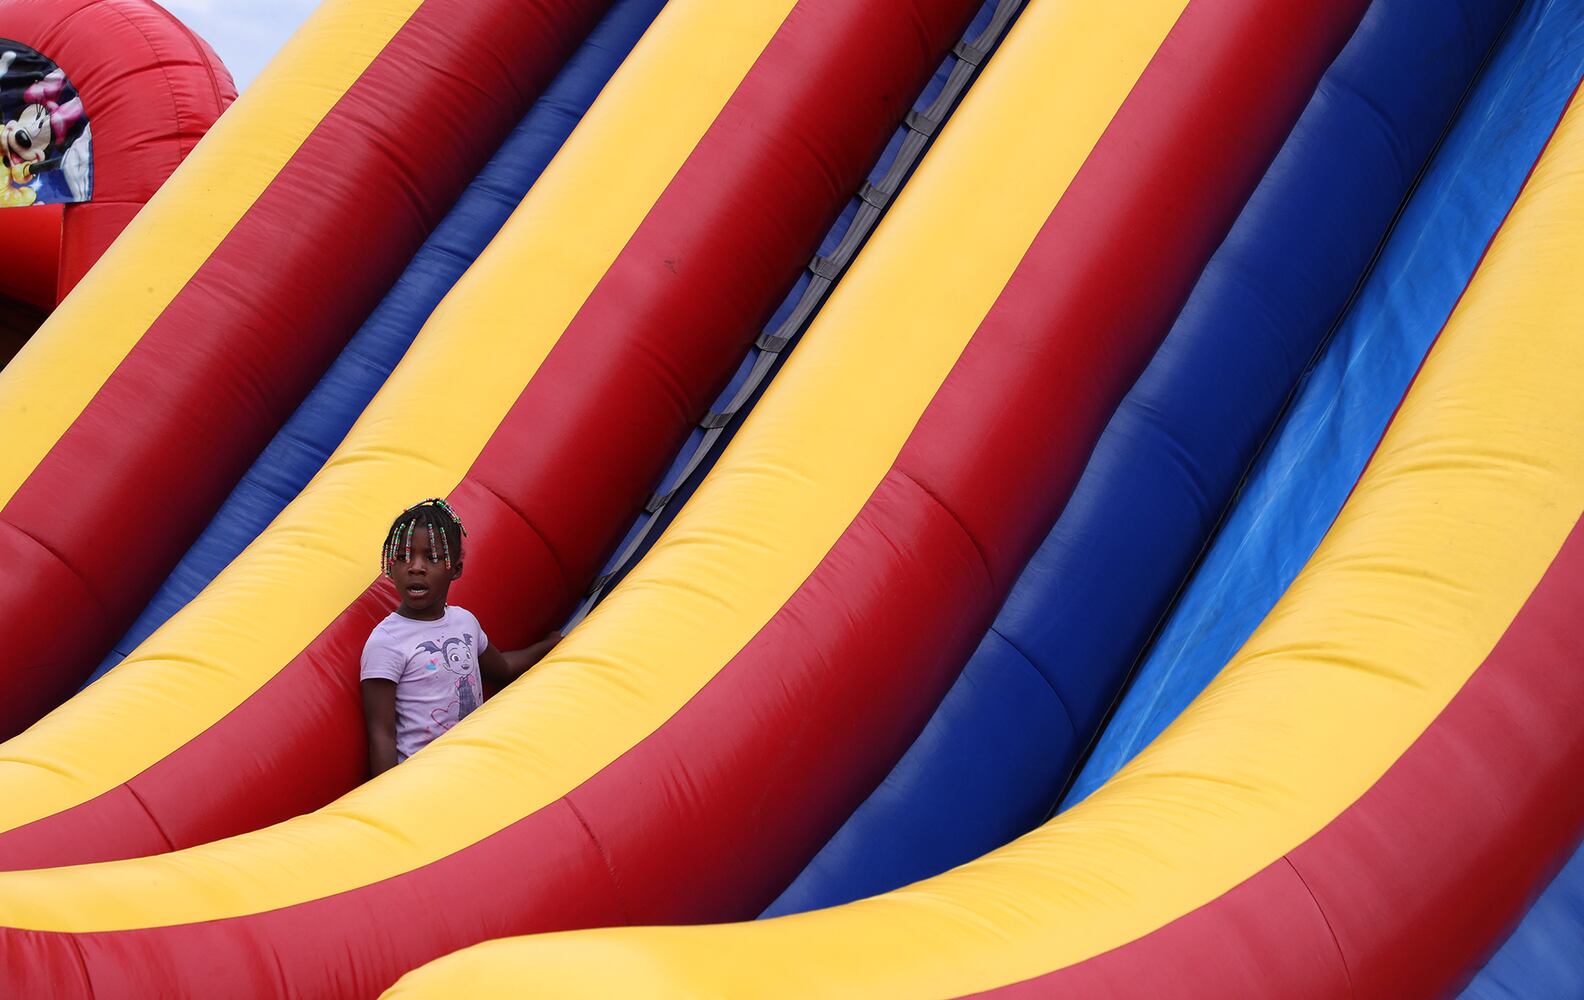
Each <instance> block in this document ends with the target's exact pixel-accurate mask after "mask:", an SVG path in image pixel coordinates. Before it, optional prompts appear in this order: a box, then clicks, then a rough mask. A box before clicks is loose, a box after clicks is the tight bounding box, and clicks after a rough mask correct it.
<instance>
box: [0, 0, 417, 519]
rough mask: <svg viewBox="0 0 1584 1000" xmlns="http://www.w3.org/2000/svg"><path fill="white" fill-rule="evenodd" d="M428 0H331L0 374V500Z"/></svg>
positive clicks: (14, 487) (7, 497)
mask: <svg viewBox="0 0 1584 1000" xmlns="http://www.w3.org/2000/svg"><path fill="white" fill-rule="evenodd" d="M421 2H422V0H327V2H325V3H324V4H323V5H322V6H320V8H319V9H318V11H316V12H315V13H314V15H313V17H312V18H310V19H309V21H308V23H307V24H306V25H305V26H304V27H303V28H302V30H301V31H299V32H298V33H297V35H296V37H295V38H294V39H293V41H292V42H291V43H290V44H289V45H287V47H286V48H285V49H283V50H282V52H281V54H280V55H279V56H277V57H276V58H275V59H274V61H272V62H271V63H270V65H269V67H268V68H267V69H266V70H265V72H264V74H263V75H262V76H261V77H260V78H259V80H258V81H257V82H256V83H255V84H254V85H253V86H251V87H249V88H248V89H247V92H246V93H244V94H243V95H242V96H241V97H240V98H239V99H238V100H237V102H236V103H235V104H234V105H232V107H231V108H230V109H229V110H228V111H227V112H226V113H225V114H224V115H222V116H221V117H220V120H219V121H218V122H216V123H215V126H214V128H212V129H211V130H210V131H209V134H208V135H207V136H205V137H204V139H203V140H202V141H201V142H200V143H199V144H198V146H197V148H196V149H194V150H193V152H192V155H190V156H189V157H188V158H187V160H186V161H185V162H184V163H183V164H182V165H181V166H180V167H178V168H177V170H176V172H175V173H174V174H173V175H172V176H171V178H170V180H169V181H167V182H166V183H165V185H164V186H163V187H161V188H160V190H159V191H158V192H157V193H156V194H155V196H154V197H153V198H151V199H150V200H149V203H148V205H147V206H146V207H145V208H144V209H143V211H141V212H139V213H138V215H137V217H136V218H135V219H134V220H133V221H132V224H131V225H130V226H129V227H127V230H126V232H125V233H123V234H122V235H121V238H120V239H118V240H116V242H115V243H114V245H112V246H111V248H110V250H109V251H108V252H107V253H106V254H105V256H104V258H103V259H102V261H101V262H100V265H99V266H97V267H95V268H94V269H93V270H92V271H90V272H89V274H88V276H87V278H85V279H84V280H83V282H82V284H81V285H80V286H78V288H77V289H76V290H75V291H74V292H73V293H72V294H71V295H69V296H68V297H67V298H66V300H65V301H64V302H62V303H61V305H60V308H59V309H57V310H56V311H55V313H54V315H52V316H51V317H50V318H49V320H48V321H46V322H45V324H44V326H43V328H42V329H41V330H40V331H39V332H38V333H37V334H35V335H34V337H33V339H32V340H30V341H29V342H28V344H27V346H26V347H25V348H23V350H22V353H21V354H19V355H17V357H16V360H14V361H13V362H12V363H11V364H10V365H8V366H7V367H6V368H5V370H4V371H3V372H0V427H3V428H5V432H4V433H3V434H0V507H4V506H5V505H6V503H8V502H9V501H10V499H11V497H12V496H13V495H14V494H15V493H16V491H17V489H18V488H20V487H21V485H22V483H23V482H25V481H26V480H27V478H28V476H30V475H32V473H33V469H34V468H35V467H36V466H37V465H38V464H39V462H41V461H42V460H43V458H44V456H45V455H47V454H48V453H49V451H50V449H51V448H53V447H54V446H55V442H56V441H58V440H59V439H60V437H61V435H62V434H64V433H66V429H67V428H68V427H70V426H71V425H72V422H73V421H75V420H76V419H77V417H78V415H79V414H80V413H82V411H83V409H84V407H86V406H87V405H88V402H89V400H91V399H93V397H94V396H95V395H96V394H97V393H98V392H99V389H100V387H101V386H103V385H104V383H105V380H106V379H108V378H109V377H110V374H111V372H113V371H115V369H116V366H117V365H119V364H120V363H121V362H122V360H123V359H124V358H125V357H126V356H127V354H128V353H129V352H130V351H131V350H132V348H133V346H134V345H135V344H137V342H138V339H139V338H140V337H142V336H143V334H144V332H145V331H146V330H147V329H148V328H149V326H150V325H151V324H152V323H153V322H154V320H155V319H157V318H158V317H159V315H160V314H161V313H162V312H164V311H165V308H166V307H167V306H169V305H170V303H171V301H172V300H174V299H175V298H176V295H177V294H178V293H179V292H180V291H181V290H182V288H183V287H184V286H185V285H186V284H187V282H188V280H190V279H191V278H192V276H193V275H194V274H196V273H197V272H198V269H199V268H200V267H201V266H202V265H203V263H204V261H206V260H208V259H209V255H210V254H211V253H213V252H214V249H215V248H216V247H218V246H219V245H220V242H221V241H222V240H223V239H225V237H226V234H227V233H229V232H230V231H231V229H232V227H233V226H235V225H236V223H237V221H238V220H240V219H241V218H242V216H243V215H245V214H246V213H247V210H248V209H249V208H250V207H252V205H253V203H254V202H255V201H256V200H257V199H258V197H259V195H260V194H262V193H263V191H264V189H265V188H266V187H268V186H269V183H270V181H272V180H274V179H275V175H276V174H278V173H280V171H281V168H282V167H284V166H285V165H286V163H287V161H289V160H290V159H291V158H292V156H293V154H295V153H296V152H297V148H298V147H299V146H301V145H302V143H303V140H305V139H307V138H308V136H309V135H310V134H311V133H312V132H313V130H314V128H315V127H317V126H318V124H319V122H320V121H321V120H322V119H323V118H324V116H325V115H326V114H328V113H329V112H330V110H331V109H332V108H334V107H335V105H336V102H338V101H339V100H341V98H342V96H343V95H345V93H346V92H347V90H348V89H349V88H350V87H351V86H352V84H353V83H354V82H356V80H357V79H358V77H359V76H361V75H362V73H363V71H364V70H365V69H367V68H368V66H369V64H370V63H372V62H373V61H374V59H375V57H376V56H378V55H379V54H380V52H382V51H383V50H384V49H385V46H386V44H387V43H389V42H390V40H391V39H392V38H393V37H394V36H395V35H396V32H397V31H398V30H399V29H400V28H401V27H402V25H404V24H406V23H407V20H408V18H409V17H411V15H412V14H413V12H414V11H416V10H417V9H418V7H419V5H420V4H421Z"/></svg>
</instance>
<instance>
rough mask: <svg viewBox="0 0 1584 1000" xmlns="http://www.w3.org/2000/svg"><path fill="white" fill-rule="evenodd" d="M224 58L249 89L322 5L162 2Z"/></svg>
mask: <svg viewBox="0 0 1584 1000" xmlns="http://www.w3.org/2000/svg"><path fill="white" fill-rule="evenodd" d="M159 3H160V5H161V6H162V7H164V8H165V9H166V10H168V11H170V12H171V13H172V14H175V15H176V16H177V17H179V18H181V19H182V21H183V22H184V23H185V24H186V25H187V27H189V28H191V29H193V30H194V31H196V32H198V34H200V35H202V36H203V37H204V39H205V40H206V41H207V42H208V43H209V44H210V45H212V46H214V49H215V51H216V52H218V53H220V59H221V61H222V62H224V63H225V64H226V68H227V69H229V70H230V71H231V75H232V77H234V78H235V79H236V84H237V90H238V91H241V90H244V89H246V88H247V85H248V84H250V83H252V82H253V78H254V77H256V76H258V74H259V71H260V70H262V69H263V68H264V66H265V64H267V63H268V62H269V61H270V58H271V57H272V56H274V55H275V53H276V51H277V50H279V49H280V47H281V46H282V45H285V44H286V40H287V39H288V38H290V37H291V36H292V33H293V32H295V31H296V30H297V28H298V27H299V26H301V25H302V23H303V21H305V20H307V18H308V15H309V14H311V13H313V10H314V8H315V7H317V6H319V0H159Z"/></svg>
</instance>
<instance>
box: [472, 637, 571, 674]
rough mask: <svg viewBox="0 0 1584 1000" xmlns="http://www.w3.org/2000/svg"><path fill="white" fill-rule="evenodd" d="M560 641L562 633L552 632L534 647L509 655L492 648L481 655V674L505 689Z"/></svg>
mask: <svg viewBox="0 0 1584 1000" xmlns="http://www.w3.org/2000/svg"><path fill="white" fill-rule="evenodd" d="M560 641H561V633H560V632H551V633H550V634H549V635H547V636H545V637H544V638H543V639H540V640H539V641H538V642H536V643H534V644H533V645H532V646H527V647H525V648H523V649H514V650H512V651H511V652H509V653H502V652H501V651H500V650H498V649H496V648H495V647H494V646H491V647H490V648H488V649H486V650H485V651H484V652H483V653H480V654H479V673H481V674H483V675H484V677H485V679H486V680H488V681H489V682H490V683H492V684H495V685H496V686H498V687H505V686H506V685H507V684H510V683H511V682H512V681H514V680H516V679H517V678H519V677H521V676H522V675H523V674H525V673H527V672H528V668H529V667H531V666H533V665H534V664H535V663H538V662H539V661H540V660H542V659H544V658H545V655H546V654H548V653H549V652H550V651H551V650H552V649H554V648H555V647H556V643H558V642H560Z"/></svg>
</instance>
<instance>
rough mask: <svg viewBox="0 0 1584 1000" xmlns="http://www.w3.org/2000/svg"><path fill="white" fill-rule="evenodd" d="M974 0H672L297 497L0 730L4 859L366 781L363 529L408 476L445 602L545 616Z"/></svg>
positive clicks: (777, 291)
mask: <svg viewBox="0 0 1584 1000" xmlns="http://www.w3.org/2000/svg"><path fill="white" fill-rule="evenodd" d="M977 7H978V4H977V3H971V2H965V0H929V2H927V3H919V2H915V0H888V2H887V3H883V4H875V3H866V4H859V5H854V4H850V3H846V2H844V0H808V2H805V3H802V4H797V5H794V4H792V3H790V2H787V3H784V4H779V5H774V6H760V5H755V6H753V7H751V8H741V9H736V8H733V11H734V12H723V11H722V10H721V9H720V8H719V7H718V5H713V4H709V3H706V2H703V0H689V2H687V3H680V2H673V3H671V4H670V5H668V6H667V8H666V9H665V11H664V13H663V15H662V16H661V17H660V18H659V19H658V20H657V21H656V23H655V24H654V26H653V27H652V28H651V29H650V30H649V31H648V32H647V33H646V34H645V36H644V38H643V41H642V44H640V45H639V46H638V48H637V49H636V50H635V51H634V53H633V54H632V56H631V57H630V58H629V59H628V60H627V61H626V63H625V64H624V65H623V67H622V69H621V71H620V72H619V73H617V75H616V77H615V78H614V79H613V80H612V81H611V83H610V84H609V85H608V86H607V87H606V88H605V90H604V92H603V93H602V94H601V96H600V99H599V100H598V102H597V103H596V104H595V106H594V107H593V108H592V109H591V110H590V112H589V114H588V116H587V117H586V118H585V119H584V120H583V122H582V124H581V125H580V126H579V127H578V129H577V130H576V132H575V133H574V135H573V136H572V138H571V140H570V141H569V143H568V145H567V146H566V147H565V148H564V149H563V150H562V152H561V153H560V154H559V155H558V156H557V157H556V159H555V161H554V162H553V163H552V164H551V166H550V167H549V169H548V170H547V171H546V172H545V174H544V175H543V176H542V177H541V178H540V180H539V182H538V183H537V184H535V185H534V188H533V190H532V192H531V193H530V194H529V196H528V197H527V199H526V200H525V201H524V202H523V203H522V205H521V206H520V207H519V208H518V209H517V211H516V212H515V213H514V214H513V217H512V218H511V220H510V221H509V223H508V224H507V225H506V226H505V227H504V229H503V230H502V231H501V232H500V234H499V235H498V236H497V237H496V238H495V240H494V241H493V242H492V243H491V245H490V247H489V248H488V250H487V251H486V252H485V253H484V254H483V255H482V256H481V257H480V259H479V261H478V262H477V264H476V265H475V266H473V267H472V268H471V269H469V271H468V272H467V274H466V275H465V276H464V278H463V279H462V280H461V281H460V282H459V283H458V284H457V286H456V288H455V289H453V290H452V292H451V293H450V294H449V295H448V296H447V297H446V298H445V300H444V302H442V303H441V305H440V306H439V307H438V308H437V309H436V310H435V312H434V314H433V315H432V316H431V317H430V318H429V321H428V322H427V323H426V324H425V326H424V329H423V331H422V332H421V333H420V334H419V335H418V337H417V339H416V340H415V341H414V343H413V345H412V347H411V349H410V350H409V351H408V352H407V353H406V356H405V357H404V359H403V361H402V363H401V365H400V366H399V367H398V368H397V369H396V370H395V371H394V372H393V373H392V375H391V377H390V379H389V380H388V381H387V382H386V384H385V386H384V388H383V389H382V390H381V391H380V393H379V395H378V396H377V397H376V398H375V399H374V400H373V402H372V404H371V405H370V407H369V409H368V410H367V411H366V412H365V413H364V414H363V416H362V417H361V419H360V421H359V423H358V425H357V427H356V428H355V429H354V430H353V431H352V432H351V434H350V435H349V436H348V437H347V439H346V440H345V442H343V444H342V445H341V446H340V448H339V449H338V450H337V451H336V453H335V455H333V456H332V457H331V459H330V460H329V462H328V463H327V464H326V465H325V467H324V469H323V470H322V471H321V472H320V473H319V475H318V476H317V477H316V478H315V479H314V480H313V481H312V483H311V484H310V485H309V486H308V487H307V488H306V489H305V490H304V491H303V493H302V495H301V496H300V497H298V499H297V500H296V501H295V502H294V503H293V504H292V505H290V506H289V507H287V508H286V510H285V511H284V512H283V513H282V514H281V515H280V516H279V517H277V518H276V519H275V520H274V522H273V523H272V524H271V525H270V527H269V529H268V530H267V531H265V532H264V534H263V535H261V536H260V537H259V538H258V539H257V540H256V541H254V542H253V543H252V544H251V545H250V546H249V547H248V548H247V550H246V551H245V552H244V553H243V554H242V556H241V557H240V558H239V559H238V560H237V561H236V562H234V563H232V564H231V565H230V566H229V567H227V569H226V570H225V571H224V572H222V573H221V574H220V575H219V576H218V577H217V578H216V579H215V581H214V583H213V584H211V585H210V586H209V587H207V588H206V589H205V590H204V591H203V593H202V594H200V595H199V597H198V598H197V599H196V600H195V601H193V602H192V603H191V604H189V605H188V606H187V607H185V608H184V609H183V610H182V611H181V612H180V613H178V614H177V615H176V616H175V617H174V618H172V619H171V620H170V621H169V622H168V623H167V624H166V625H165V626H163V627H162V628H160V629H159V631H157V632H156V633H155V634H154V635H153V636H151V637H150V639H148V640H147V641H145V642H144V643H143V644H142V645H141V646H140V647H139V648H138V649H137V650H135V651H134V652H133V654H132V655H131V656H129V657H128V658H127V659H126V660H124V661H123V662H122V663H121V665H120V666H118V667H117V668H116V669H115V670H113V671H111V672H110V673H109V674H107V675H106V676H105V677H104V678H102V679H101V680H99V681H97V682H95V683H94V684H92V685H90V686H89V687H88V688H87V689H85V690H84V691H82V692H81V694H80V695H79V696H78V697H77V698H75V699H73V700H72V702H70V703H69V704H68V705H66V706H64V707H63V708H62V709H60V710H59V711H57V712H55V713H53V714H52V715H50V716H49V717H48V718H46V719H44V720H42V721H41V722H40V723H39V724H38V725H36V726H34V727H33V728H32V729H31V730H29V731H28V732H27V733H25V734H23V735H22V736H20V737H19V738H17V739H15V740H12V741H11V742H10V743H8V744H6V745H5V746H4V747H3V748H0V786H4V789H5V791H4V793H3V794H0V803H3V805H0V810H3V811H4V814H5V815H4V819H3V820H0V826H3V829H4V832H0V867H8V868H22V867H43V866H48V865H62V864H72V863H81V862H87V861H96V860H105V859H109V858H126V857H135V856H139V855H147V854H154V853H158V852H161V851H167V850H170V849H172V848H178V847H186V846H191V845H194V844H201V843H204V842H207V841H210V840H215V839H217V838H220V837H224V836H228V835H231V834H235V833H239V832H243V831H247V830H253V829H257V828H259V827H261V826H265V825H267V824H268V823H271V822H274V821H277V820H280V819H284V818H286V817H289V816H294V815H297V814H300V813H302V812H305V811H308V810H311V809H315V808H318V807H319V806H322V805H324V804H325V803H327V802H329V801H331V800H332V799H334V798H335V797H336V796H338V795H340V794H342V793H344V792H346V791H348V790H350V789H352V788H353V787H355V786H356V785H357V784H358V783H359V782H361V781H362V780H363V779H364V778H365V777H366V775H367V766H366V761H365V759H364V739H363V731H362V729H363V727H362V716H361V709H360V706H359V702H358V694H357V690H356V688H357V680H356V676H357V675H356V670H355V664H356V663H357V660H358V653H359V651H360V649H361V647H362V644H363V641H364V639H365V638H366V637H367V635H368V632H369V630H370V629H371V627H372V626H373V624H374V623H375V622H376V621H378V619H379V618H380V617H382V616H383V615H384V614H385V613H386V612H387V611H388V609H389V608H390V607H391V606H392V605H393V604H394V601H393V598H392V595H391V593H390V590H389V585H388V584H387V583H385V582H384V581H382V580H380V579H379V576H378V565H377V563H378V560H377V553H378V549H379V539H380V538H381V536H382V535H383V533H384V531H385V530H386V528H387V526H388V525H389V522H390V518H391V517H392V514H393V512H395V511H399V510H401V509H402V508H403V507H405V506H406V505H408V504H410V503H412V502H413V501H414V500H415V499H416V498H421V497H423V496H448V497H450V499H451V502H452V503H453V505H454V506H455V507H456V508H457V509H458V510H459V511H460V512H461V514H462V516H463V518H464V520H465V521H466V522H467V524H468V528H469V532H470V535H469V544H470V549H471V554H470V556H469V559H468V570H467V574H466V576H465V577H464V578H463V579H462V580H461V581H459V583H458V590H457V591H456V592H455V599H456V600H457V601H458V603H461V604H463V605H464V606H468V607H470V608H472V609H475V610H476V612H477V613H478V614H479V615H480V617H481V618H482V619H483V621H485V622H487V623H489V625H488V628H489V630H490V631H489V634H490V635H491V637H492V639H494V640H495V641H497V642H500V643H501V644H502V645H503V646H505V647H506V648H513V647H514V646H517V645H523V644H526V642H528V641H531V640H532V639H536V638H538V637H539V636H540V635H542V634H543V633H544V631H545V630H546V629H548V628H549V627H550V626H551V625H553V624H554V623H556V622H558V621H560V620H561V618H562V617H563V616H564V615H565V614H566V613H567V611H568V610H570V608H571V607H572V605H573V604H574V603H575V601H576V599H577V597H578V596H579V595H581V594H582V593H583V592H584V590H585V589H586V588H587V586H588V584H589V582H590V580H591V579H592V577H593V576H594V574H595V573H596V572H597V571H598V569H599V566H600V565H601V563H602V561H603V560H604V558H605V557H606V556H607V555H608V553H609V550H610V549H611V548H612V547H614V546H615V544H616V543H617V541H618V540H619V538H620V536H621V532H622V531H623V530H624V528H625V526H626V524H627V523H628V522H629V521H630V519H631V518H632V516H633V513H634V512H635V511H636V510H638V509H640V508H641V507H642V505H643V501H644V499H645V498H646V496H647V492H648V490H649V489H650V488H652V486H653V484H654V482H655V481H656V480H657V479H658V477H659V475H660V473H661V471H662V470H663V469H664V465H665V462H666V461H667V460H668V458H669V456H670V454H671V453H672V452H673V451H674V450H675V449H676V447H677V446H678V444H679V443H680V442H681V441H682V440H683V439H684V438H685V437H686V435H687V433H688V430H689V428H690V427H691V426H692V425H693V424H694V422H695V421H697V420H698V419H699V418H700V417H701V416H703V415H704V412H705V410H706V408H707V405H708V402H709V400H710V399H711V398H713V395H714V394H715V393H716V392H717V391H719V389H720V388H721V386H722V385H723V384H724V383H725V381H726V379H727V377H728V376H729V375H730V373H731V371H732V369H733V368H735V367H736V365H737V364H738V362H739V361H740V360H741V358H742V356H743V354H744V353H745V352H746V351H747V350H748V347H749V345H750V344H751V343H752V341H753V339H754V336H755V334H756V333H757V331H758V329H759V327H760V325H761V324H762V323H763V322H764V320H765V319H766V318H767V317H768V315H769V314H770V312H771V311H772V310H773V308H774V306H775V303H776V302H777V301H779V299H780V297H781V296H782V295H784V294H785V292H786V289H787V288H788V287H789V286H791V285H792V283H793V281H794V279H795V278H796V276H797V274H798V272H799V271H800V270H801V269H802V268H803V266H804V265H805V264H806V263H807V261H808V260H809V257H810V255H811V254H812V251H813V248H814V247H815V246H816V245H817V244H818V242H819V239H820V236H821V235H822V234H823V233H824V231H825V230H826V229H827V228H828V227H829V225H830V223H831V221H832V220H833V219H834V218H835V217H836V215H837V214H838V213H839V212H840V211H841V209H842V206H843V205H844V204H845V203H846V201H847V200H848V199H849V198H850V197H851V196H852V195H853V194H854V193H855V192H856V191H857V190H858V188H859V185H860V183H861V182H862V179H863V177H864V175H865V172H866V171H867V169H868V167H869V165H870V164H871V163H873V161H874V159H875V158H876V156H878V154H879V152H880V150H881V149H882V148H883V147H884V145H885V144H886V141H887V139H888V138H889V137H890V136H891V134H892V131H893V130H894V129H895V127H896V126H897V124H898V123H899V122H900V120H901V118H902V117H903V115H904V114H905V113H906V108H907V107H908V106H909V105H910V104H911V103H912V99H913V96H914V95H915V94H917V92H918V91H919V89H920V88H921V87H922V86H923V84H924V82H925V81H926V80H928V79H929V78H930V75H931V73H932V72H933V70H934V69H935V67H936V66H937V65H938V64H939V63H940V61H941V60H942V58H943V57H944V56H945V55H946V53H947V52H948V50H949V49H950V48H951V47H952V45H953V43H954V42H955V41H956V40H957V39H959V38H960V37H961V34H962V31H963V29H964V27H965V26H966V25H967V24H968V22H969V20H970V18H971V16H972V15H973V13H974V11H975V9H976V8H977ZM305 30H310V31H312V30H315V29H314V28H313V26H312V25H310V26H309V28H308V29H305ZM877 39H879V40H881V42H883V44H881V43H878V42H877V41H876V40H877ZM728 55H729V56H730V58H728ZM881 56H883V57H881ZM788 80H795V84H793V83H788ZM249 93H250V95H251V94H252V93H254V92H253V91H250V92H249ZM899 95H905V96H899ZM748 123H754V124H752V125H751V126H750V125H749V124H748ZM772 124H773V125H774V127H773V128H772V127H771V126H772ZM178 180H179V178H178ZM766 191H775V192H776V197H775V198H773V199H768V198H767V197H766V194H765V192H766ZM440 384H443V385H448V386H453V387H455V389H454V390H447V391H446V395H445V397H443V398H436V396H435V392H434V389H433V387H434V386H436V385H440ZM448 399H449V400H451V402H449V403H448V402H447V400H448ZM415 404H421V405H415ZM371 539H372V540H374V541H373V542H372V543H371V542H370V540H371ZM195 664H202V667H201V668H199V669H195ZM197 787H202V788H203V789H204V794H202V795H194V794H193V789H194V788H197Z"/></svg>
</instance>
